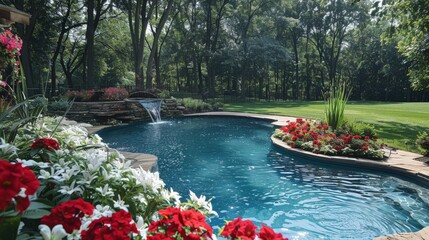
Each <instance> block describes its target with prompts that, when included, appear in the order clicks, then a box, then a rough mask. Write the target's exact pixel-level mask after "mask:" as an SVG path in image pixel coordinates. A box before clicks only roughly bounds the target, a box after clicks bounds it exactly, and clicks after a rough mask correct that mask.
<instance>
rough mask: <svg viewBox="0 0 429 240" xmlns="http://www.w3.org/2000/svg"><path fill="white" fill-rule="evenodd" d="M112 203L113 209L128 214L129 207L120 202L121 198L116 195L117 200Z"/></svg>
mask: <svg viewBox="0 0 429 240" xmlns="http://www.w3.org/2000/svg"><path fill="white" fill-rule="evenodd" d="M113 202H114V204H113V207H115V208H119V209H122V210H125V211H127V212H128V207H129V206H128V205H126V204H125V202H124V201H122V199H121V196H119V195H118V200H114V201H113Z"/></svg>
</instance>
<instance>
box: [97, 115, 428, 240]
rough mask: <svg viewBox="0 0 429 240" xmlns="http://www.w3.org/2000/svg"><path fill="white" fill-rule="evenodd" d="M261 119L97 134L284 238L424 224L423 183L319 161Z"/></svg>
mask: <svg viewBox="0 0 429 240" xmlns="http://www.w3.org/2000/svg"><path fill="white" fill-rule="evenodd" d="M273 131H274V128H273V127H272V125H271V124H270V123H269V122H267V121H263V120H255V119H249V118H230V117H192V118H181V119H176V120H172V121H169V122H166V123H162V124H148V123H133V124H130V125H125V126H119V127H112V128H109V129H105V130H102V131H101V132H99V134H100V136H102V137H103V139H104V141H105V142H107V143H108V144H109V145H110V146H111V147H114V148H117V149H119V150H123V151H130V152H145V153H151V154H155V155H157V156H158V158H159V162H158V167H159V172H160V175H161V177H162V178H163V179H164V181H165V183H166V185H167V187H172V188H173V189H174V190H176V191H178V192H179V193H180V194H181V195H182V196H184V197H186V196H188V193H189V190H192V191H193V192H195V193H196V194H197V195H200V194H204V195H206V196H207V197H214V200H213V208H214V210H215V211H217V212H218V213H219V219H212V222H211V225H213V226H216V225H218V226H221V225H223V224H224V220H232V219H233V218H235V217H237V216H242V217H243V218H247V219H250V220H252V221H254V222H255V223H256V224H258V225H259V223H264V224H266V225H269V226H271V227H273V228H274V229H275V230H276V231H278V232H282V233H283V235H284V236H285V237H288V238H289V239H372V238H373V237H376V236H380V235H386V234H392V233H397V232H406V231H416V230H420V229H421V228H423V227H425V226H428V225H429V194H428V191H427V190H428V189H427V188H425V187H422V186H419V185H416V184H414V183H412V182H408V181H406V180H403V179H400V178H397V177H394V176H390V175H387V174H384V173H376V172H368V171H359V169H356V168H353V169H352V168H345V167H336V166H329V165H319V164H315V163H314V162H311V161H309V160H306V159H304V158H300V157H296V156H293V155H289V153H287V152H285V151H283V150H282V149H280V148H277V147H275V146H274V145H273V144H272V143H271V142H270V136H271V134H272V133H273Z"/></svg>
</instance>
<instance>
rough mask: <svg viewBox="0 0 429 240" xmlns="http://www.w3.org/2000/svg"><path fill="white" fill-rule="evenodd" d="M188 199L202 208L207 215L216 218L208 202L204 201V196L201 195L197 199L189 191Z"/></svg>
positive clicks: (215, 213)
mask: <svg viewBox="0 0 429 240" xmlns="http://www.w3.org/2000/svg"><path fill="white" fill-rule="evenodd" d="M189 197H190V200H191V201H193V202H195V203H196V204H197V205H198V206H199V207H202V208H204V209H205V210H207V212H208V214H213V215H215V216H218V214H217V212H216V211H213V206H212V203H211V202H210V200H208V201H206V196H204V195H201V196H200V197H197V195H195V193H194V192H192V191H189Z"/></svg>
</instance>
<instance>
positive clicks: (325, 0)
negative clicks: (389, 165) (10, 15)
mask: <svg viewBox="0 0 429 240" xmlns="http://www.w3.org/2000/svg"><path fill="white" fill-rule="evenodd" d="M0 3H1V4H4V5H7V6H11V7H15V8H17V9H19V10H22V11H25V12H27V13H30V14H31V15H32V18H31V22H30V25H28V26H21V25H16V26H15V30H16V32H17V33H18V34H19V35H20V36H21V37H22V39H23V41H24V45H23V49H22V58H21V61H22V65H23V68H24V71H25V75H26V79H27V83H28V85H29V89H30V92H32V93H40V91H41V90H43V89H47V90H48V92H49V95H50V96H55V95H58V94H61V93H63V92H64V91H66V90H68V89H92V88H96V89H98V88H103V87H108V86H117V87H124V88H127V89H143V90H154V89H159V90H167V91H170V92H172V93H173V95H174V93H177V94H179V93H181V94H185V93H187V94H190V95H192V96H197V97H201V98H213V97H225V96H233V97H236V98H239V99H246V98H257V99H269V100H279V99H283V100H319V99H322V93H323V92H326V91H327V90H328V89H329V88H330V87H331V86H334V85H336V84H337V83H339V82H346V83H348V84H349V86H351V87H352V88H353V91H352V96H351V98H352V99H355V100H382V101H429V91H428V89H429V4H428V2H427V0H400V1H393V0H383V1H375V0H372V1H364V0H361V1H359V0H307V1H305V0H300V1H295V0H163V1H160V0H86V1H84V0H55V1H49V0H15V1H7V0H0Z"/></svg>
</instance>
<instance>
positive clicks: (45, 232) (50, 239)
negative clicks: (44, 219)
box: [39, 224, 67, 240]
mask: <svg viewBox="0 0 429 240" xmlns="http://www.w3.org/2000/svg"><path fill="white" fill-rule="evenodd" d="M39 230H40V234H41V235H42V237H43V239H44V240H61V239H63V238H64V237H66V236H67V233H66V231H65V230H64V227H63V225H56V226H55V227H54V228H53V229H52V231H51V229H50V228H49V227H48V226H46V225H44V224H42V225H39Z"/></svg>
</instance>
